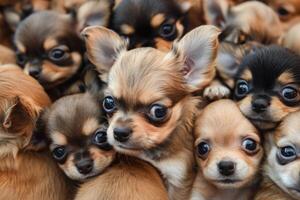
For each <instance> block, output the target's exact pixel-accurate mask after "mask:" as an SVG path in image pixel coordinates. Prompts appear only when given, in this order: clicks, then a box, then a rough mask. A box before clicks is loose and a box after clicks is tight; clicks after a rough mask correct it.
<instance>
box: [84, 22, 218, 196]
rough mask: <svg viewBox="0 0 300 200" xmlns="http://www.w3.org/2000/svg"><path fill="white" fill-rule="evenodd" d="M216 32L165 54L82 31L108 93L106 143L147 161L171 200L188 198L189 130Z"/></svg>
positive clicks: (211, 62)
mask: <svg viewBox="0 0 300 200" xmlns="http://www.w3.org/2000/svg"><path fill="white" fill-rule="evenodd" d="M219 33H220V32H219V30H218V29H217V28H216V27H214V26H202V27H199V28H197V29H194V30H193V31H191V32H190V33H188V34H187V35H185V36H184V37H183V38H182V39H181V40H180V41H179V42H176V43H175V44H174V47H173V49H172V50H171V51H169V52H162V51H159V50H157V49H154V48H139V49H134V50H130V51H127V50H126V42H125V41H124V40H122V39H121V38H120V37H119V36H118V35H117V34H116V33H115V32H113V31H110V30H108V29H105V28H103V27H91V28H87V29H85V30H84V31H83V33H82V35H83V36H84V38H85V40H86V45H87V51H88V56H89V58H90V60H91V61H92V62H93V64H95V65H96V67H97V69H98V71H99V72H100V73H101V77H102V80H104V81H106V82H107V84H108V88H107V90H106V91H105V95H106V97H105V98H104V101H103V108H104V110H105V111H106V112H107V113H108V116H109V122H110V125H109V127H108V130H107V137H108V142H109V143H110V144H111V145H113V146H114V148H115V149H116V150H117V151H118V152H120V153H123V154H129V155H132V156H136V157H138V158H141V159H143V160H146V161H148V162H150V163H151V164H152V165H153V166H155V167H156V168H157V169H158V170H159V171H160V172H161V173H162V175H163V177H164V178H165V180H166V185H167V188H168V193H169V197H170V199H186V198H188V196H189V193H190V188H191V185H192V182H193V177H194V172H193V165H194V158H193V149H192V146H193V136H192V133H191V132H192V125H193V119H194V113H195V110H196V106H197V104H198V103H199V100H198V99H199V98H198V97H193V96H192V93H196V92H199V91H200V92H201V91H202V90H203V88H204V87H205V86H207V85H208V84H209V83H210V82H211V80H212V79H213V77H214V75H215V59H216V53H217V49H218V35H219Z"/></svg>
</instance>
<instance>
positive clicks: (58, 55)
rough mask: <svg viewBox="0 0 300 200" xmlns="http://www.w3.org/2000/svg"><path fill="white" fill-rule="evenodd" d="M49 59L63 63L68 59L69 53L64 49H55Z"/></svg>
mask: <svg viewBox="0 0 300 200" xmlns="http://www.w3.org/2000/svg"><path fill="white" fill-rule="evenodd" d="M49 58H50V59H51V60H53V61H61V60H64V59H65V58H67V52H65V51H64V50H62V49H53V50H51V51H50V53H49Z"/></svg>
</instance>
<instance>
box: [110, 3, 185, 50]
mask: <svg viewBox="0 0 300 200" xmlns="http://www.w3.org/2000/svg"><path fill="white" fill-rule="evenodd" d="M187 9H188V7H186V8H181V7H180V6H179V4H177V3H176V2H175V1H173V0H145V1H141V0H121V1H119V3H118V2H117V3H116V5H115V7H114V14H113V16H112V28H113V29H114V30H115V31H116V32H117V33H119V34H120V35H122V36H125V37H127V38H128V39H129V48H130V49H131V48H136V47H146V46H150V47H156V48H159V49H164V50H166V49H167V50H169V49H170V47H171V41H173V40H175V39H176V38H179V37H180V36H182V34H183V32H184V30H185V25H184V10H187Z"/></svg>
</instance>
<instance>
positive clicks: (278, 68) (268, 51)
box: [234, 46, 300, 129]
mask: <svg viewBox="0 0 300 200" xmlns="http://www.w3.org/2000/svg"><path fill="white" fill-rule="evenodd" d="M299 66H300V57H299V56H298V55H296V54H293V53H292V52H290V51H288V50H286V49H284V48H281V47H277V46H270V47H265V48H262V49H260V50H257V51H255V52H254V53H252V54H249V55H248V56H246V57H245V58H244V59H243V61H242V64H241V66H240V70H239V72H238V73H237V78H236V81H235V89H234V98H235V100H236V101H237V102H238V105H239V107H240V109H241V110H242V112H243V113H244V115H245V116H246V117H247V118H249V119H250V120H251V121H252V122H253V123H254V124H255V125H256V126H257V127H258V128H260V129H272V128H274V127H275V126H276V125H277V124H278V123H279V122H280V121H281V120H282V118H283V117H285V116H286V115H287V114H288V113H290V112H293V111H296V110H298V109H299V106H300V94H299V84H300V70H299Z"/></svg>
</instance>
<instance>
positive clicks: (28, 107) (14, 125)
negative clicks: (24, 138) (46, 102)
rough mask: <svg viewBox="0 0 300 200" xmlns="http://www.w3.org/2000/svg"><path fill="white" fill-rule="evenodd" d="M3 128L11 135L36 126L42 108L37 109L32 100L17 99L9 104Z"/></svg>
mask: <svg viewBox="0 0 300 200" xmlns="http://www.w3.org/2000/svg"><path fill="white" fill-rule="evenodd" d="M7 104H8V107H7V109H6V110H5V114H4V120H3V121H2V126H3V128H4V129H6V130H8V132H10V133H20V132H21V131H22V130H23V129H24V128H26V127H28V126H29V125H32V128H33V126H34V124H35V121H36V120H37V118H38V115H39V112H40V110H41V108H40V107H36V106H35V105H34V103H33V102H32V100H31V99H27V98H25V97H15V98H13V99H11V100H9V101H8V102H7Z"/></svg>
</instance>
